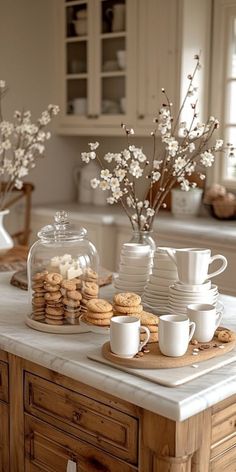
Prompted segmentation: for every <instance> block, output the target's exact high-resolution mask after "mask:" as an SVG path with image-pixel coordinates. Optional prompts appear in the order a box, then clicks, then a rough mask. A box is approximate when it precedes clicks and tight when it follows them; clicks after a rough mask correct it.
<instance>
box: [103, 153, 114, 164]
mask: <svg viewBox="0 0 236 472" xmlns="http://www.w3.org/2000/svg"><path fill="white" fill-rule="evenodd" d="M113 157H114V154H112V153H111V152H108V153H107V154H105V156H104V161H107V162H109V163H111V162H112V159H113Z"/></svg>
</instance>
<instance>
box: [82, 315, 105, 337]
mask: <svg viewBox="0 0 236 472" xmlns="http://www.w3.org/2000/svg"><path fill="white" fill-rule="evenodd" d="M84 316H85V315H81V316H80V319H79V322H80V326H83V327H84V329H86V330H87V332H88V331H91V333H96V334H103V335H104V334H105V335H106V336H108V335H109V334H110V328H108V327H107V326H104V327H102V326H95V325H93V324H92V323H88V322H87V321H85V320H84Z"/></svg>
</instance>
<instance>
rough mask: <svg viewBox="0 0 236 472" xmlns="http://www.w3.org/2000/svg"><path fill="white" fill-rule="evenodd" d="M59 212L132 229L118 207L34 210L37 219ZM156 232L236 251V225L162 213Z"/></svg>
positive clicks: (71, 205)
mask: <svg viewBox="0 0 236 472" xmlns="http://www.w3.org/2000/svg"><path fill="white" fill-rule="evenodd" d="M56 210H66V211H68V212H69V216H70V217H71V218H73V219H75V220H78V221H80V220H83V222H88V223H91V222H92V223H96V222H97V223H101V222H102V224H104V225H113V224H114V225H121V226H127V227H129V226H130V223H129V220H128V218H127V216H126V215H125V213H124V212H123V211H122V210H121V209H120V208H118V207H117V206H111V205H109V206H106V207H103V206H92V205H79V204H78V203H60V202H59V203H58V204H50V205H48V206H46V205H45V206H36V207H34V208H33V213H34V214H35V215H43V216H50V218H51V219H52V220H53V216H54V214H55V211H56ZM153 229H154V230H156V231H158V234H159V236H161V235H162V233H164V234H166V233H168V232H170V233H171V231H173V230H174V232H175V234H176V235H183V234H184V235H185V236H194V237H196V238H199V240H201V239H204V241H205V240H208V239H209V240H211V241H215V242H221V243H222V244H226V243H227V245H232V246H233V248H235V249H236V221H225V220H224V221H222V220H217V219H214V218H212V217H211V216H209V215H207V214H206V215H205V216H201V217H188V218H180V217H178V218H176V217H174V216H173V215H172V214H171V213H170V212H165V211H162V212H161V213H160V214H159V215H158V218H157V219H156V221H154V227H153Z"/></svg>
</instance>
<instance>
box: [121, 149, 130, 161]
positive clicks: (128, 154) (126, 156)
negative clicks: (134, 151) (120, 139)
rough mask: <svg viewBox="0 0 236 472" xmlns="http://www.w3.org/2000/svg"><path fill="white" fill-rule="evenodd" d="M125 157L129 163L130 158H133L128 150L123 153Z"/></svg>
mask: <svg viewBox="0 0 236 472" xmlns="http://www.w3.org/2000/svg"><path fill="white" fill-rule="evenodd" d="M123 157H124V159H125V160H126V161H128V160H129V159H130V158H131V154H130V152H129V151H128V149H124V151H123Z"/></svg>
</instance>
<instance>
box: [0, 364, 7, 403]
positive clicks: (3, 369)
mask: <svg viewBox="0 0 236 472" xmlns="http://www.w3.org/2000/svg"><path fill="white" fill-rule="evenodd" d="M0 400H2V401H4V402H8V365H7V364H6V363H5V362H1V361H0Z"/></svg>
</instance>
